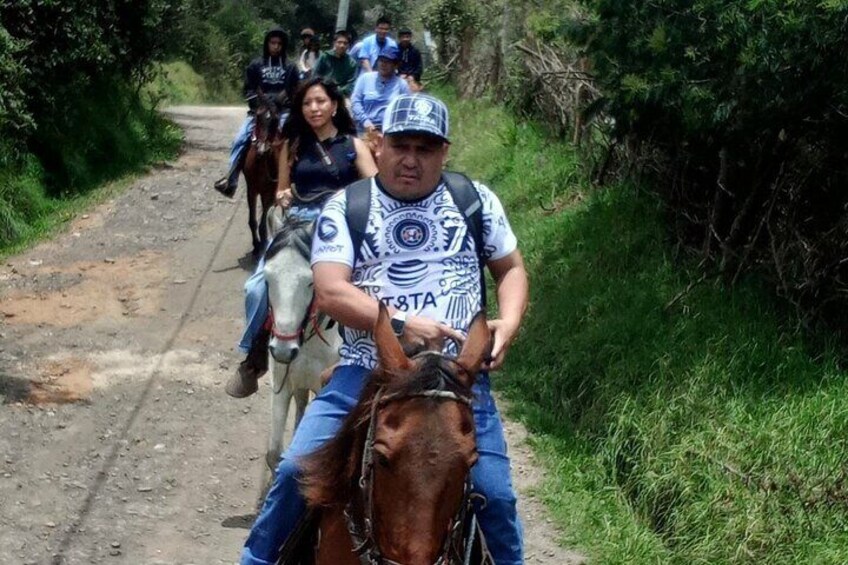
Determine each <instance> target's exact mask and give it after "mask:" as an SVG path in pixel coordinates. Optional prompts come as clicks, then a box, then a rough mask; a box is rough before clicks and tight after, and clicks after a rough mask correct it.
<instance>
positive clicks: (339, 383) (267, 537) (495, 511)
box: [241, 365, 524, 565]
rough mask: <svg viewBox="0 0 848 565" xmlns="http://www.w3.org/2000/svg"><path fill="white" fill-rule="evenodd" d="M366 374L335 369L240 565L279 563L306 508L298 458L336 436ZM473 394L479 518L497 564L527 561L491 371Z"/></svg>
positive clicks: (284, 461) (280, 471) (283, 464)
mask: <svg viewBox="0 0 848 565" xmlns="http://www.w3.org/2000/svg"><path fill="white" fill-rule="evenodd" d="M367 376H368V371H367V370H366V369H365V368H363V367H357V366H349V365H348V366H339V367H337V368H336V370H335V371H334V372H333V376H332V378H331V379H330V382H329V383H328V384H327V386H325V387H324V388H323V389H322V390H321V393H320V394H319V395H318V396H316V397H315V400H313V401H312V403H310V404H309V406H308V407H307V409H306V414H305V415H304V416H303V420H301V422H300V426H298V428H297V431H296V432H295V435H294V438H293V439H292V442H291V445H289V447H288V449H287V450H286V452H285V453H284V454H283V456H282V457H281V458H280V464H279V465H278V466H277V473H276V478H275V480H274V484H273V486H272V487H271V490H270V491H268V496H267V497H266V498H265V503H264V504H263V505H262V511H261V512H260V513H259V516H258V517H257V518H256V522H255V523H254V524H253V528H252V529H251V531H250V535H249V536H248V538H247V541H246V542H245V544H244V549H243V550H242V554H241V564H242V565H258V564H263V565H265V564H273V563H275V562H276V560H277V558H278V556H279V550H280V547H281V546H282V544H283V543H284V542H285V540H286V538H287V537H288V535H289V533H291V531H292V530H293V529H294V527H295V525H296V524H297V521H298V519H299V518H300V517H301V516H302V515H303V513H304V511H305V510H306V503H305V502H304V500H303V498H302V497H301V495H300V492H299V490H298V482H297V476H298V472H299V470H298V466H297V462H296V460H297V458H298V457H301V456H303V455H305V454H307V453H310V452H312V451H314V450H315V449H317V448H318V447H320V446H321V445H323V444H324V442H326V441H327V440H329V439H330V438H332V437H333V436H334V435H335V433H336V431H337V430H338V429H339V427H341V425H342V422H343V421H344V418H345V416H347V414H348V412H350V411H351V410H352V409H353V407H354V406H355V405H356V403H357V401H358V399H359V395H360V394H361V392H362V387H363V385H364V384H365V381H366V377H367ZM474 393H475V401H474V422H475V424H476V426H477V449H478V451H479V454H480V458H479V460H478V461H477V464H476V465H475V466H474V467H473V468H472V469H471V480H472V482H473V484H474V490H475V491H477V492H479V493H481V494H483V495H484V496H485V497H486V498H487V500H488V504H487V505H486V507H485V508H484V509H479V508H478V510H477V516H478V519H479V521H480V527H481V528H482V530H483V534H484V535H485V536H486V541H487V543H488V545H489V549H490V550H491V552H492V556H493V557H494V559H495V563H497V564H498V565H518V564H520V563H523V550H524V539H523V538H524V535H523V531H522V527H521V522H520V520H519V519H518V513H517V512H516V508H515V503H516V497H515V492H514V491H513V489H512V481H511V479H510V476H509V458H508V457H507V454H506V441H505V440H504V436H503V428H502V426H501V420H500V415H499V414H498V410H497V408H496V407H495V401H494V399H493V398H492V394H491V390H490V388H489V377H488V375H485V374H481V375H480V377H479V378H478V379H477V383H476V384H475V385H474Z"/></svg>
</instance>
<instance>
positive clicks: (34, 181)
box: [0, 86, 182, 257]
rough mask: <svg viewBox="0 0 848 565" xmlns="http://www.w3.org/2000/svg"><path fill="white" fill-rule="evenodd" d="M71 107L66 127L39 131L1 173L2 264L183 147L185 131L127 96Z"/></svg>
mask: <svg viewBox="0 0 848 565" xmlns="http://www.w3.org/2000/svg"><path fill="white" fill-rule="evenodd" d="M69 104H70V103H69ZM70 105H71V106H72V108H69V110H68V113H67V115H66V116H64V117H63V119H62V121H61V122H60V124H61V125H59V126H57V127H55V128H54V129H52V130H51V129H46V128H45V130H43V131H39V132H38V133H37V134H36V136H35V139H34V141H33V143H32V147H31V148H30V152H28V153H25V154H23V155H22V156H20V157H19V158H17V159H15V160H14V161H10V162H6V163H5V164H4V166H2V167H0V257H2V256H6V255H9V254H10V253H14V252H16V251H19V250H20V249H22V248H24V247H26V246H28V245H31V244H32V243H34V242H35V241H38V240H40V239H42V238H44V237H46V236H48V235H49V234H50V233H52V232H53V230H55V229H56V228H57V227H58V226H59V225H61V224H62V223H64V222H65V221H67V220H68V219H70V218H71V217H73V215H74V214H75V213H76V212H78V211H79V210H82V209H84V208H85V207H87V206H90V205H91V204H92V203H94V202H96V201H99V200H100V199H103V198H105V197H106V196H108V195H110V194H112V193H114V191H116V190H119V188H120V187H121V186H124V185H125V184H127V183H121V182H117V183H112V184H107V183H110V182H112V181H115V180H117V179H121V178H123V177H125V176H126V175H131V174H134V173H138V172H141V171H143V170H145V168H146V167H147V165H148V164H150V163H152V162H156V161H161V160H165V159H170V158H172V157H173V156H174V155H176V153H177V151H178V150H179V147H180V145H181V143H182V132H181V131H180V130H179V128H178V127H177V126H176V125H175V124H173V123H171V122H169V121H167V120H165V119H164V118H162V117H161V116H159V115H158V114H157V113H156V112H155V111H154V110H152V109H150V108H149V107H147V106H145V105H144V104H142V103H141V102H140V101H139V99H138V97H135V95H134V94H133V93H132V92H131V91H130V90H128V89H124V88H120V87H118V86H114V87H113V88H111V89H110V90H108V91H106V92H104V94H103V96H102V97H99V98H92V99H88V100H78V101H74V103H73V104H70ZM104 184H106V185H107V187H108V188H106V189H105V191H104V189H103V188H102V187H103V185H104Z"/></svg>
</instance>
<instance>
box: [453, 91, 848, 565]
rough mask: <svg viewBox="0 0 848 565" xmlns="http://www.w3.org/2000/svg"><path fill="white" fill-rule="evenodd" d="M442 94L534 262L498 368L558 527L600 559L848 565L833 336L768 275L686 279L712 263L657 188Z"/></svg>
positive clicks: (844, 423)
mask: <svg viewBox="0 0 848 565" xmlns="http://www.w3.org/2000/svg"><path fill="white" fill-rule="evenodd" d="M437 93H438V94H439V95H441V96H443V97H445V98H446V99H447V100H448V102H449V104H450V106H451V110H452V118H453V119H452V126H453V133H452V137H453V140H454V144H453V147H452V149H451V154H452V162H451V163H450V168H453V169H456V170H462V171H466V172H468V173H470V174H472V176H474V177H476V178H479V179H481V180H483V181H485V182H487V183H488V184H489V185H490V186H491V187H492V188H493V189H494V190H496V192H497V193H498V194H499V196H500V197H501V199H502V201H503V202H504V205H505V207H506V208H507V210H508V212H509V214H510V220H511V222H512V225H513V228H514V230H515V231H516V233H517V235H518V238H519V241H520V244H521V248H522V251H523V252H524V255H525V259H526V261H527V265H528V271H529V273H530V277H531V308H530V310H529V312H528V316H527V318H526V323H525V326H524V329H523V331H522V335H521V336H520V338H519V339H518V340H517V341H516V343H515V344H514V345H513V348H512V352H511V355H510V357H509V359H508V364H507V366H506V368H505V370H504V371H503V373H501V375H499V377H500V378H497V377H496V378H495V379H494V381H495V383H496V386H498V388H499V389H500V391H501V393H502V394H503V395H505V397H506V398H507V399H508V400H509V401H510V405H511V412H512V414H513V415H515V416H516V417H518V418H520V419H521V420H523V421H524V422H525V423H526V424H527V425H528V427H529V428H530V430H531V432H532V439H531V442H532V443H533V445H534V447H535V450H536V452H537V453H538V454H539V455H540V457H541V458H542V461H543V462H544V466H545V469H546V471H547V474H546V481H545V483H544V485H543V486H542V487H540V489H539V496H541V497H542V498H543V499H544V500H545V502H546V503H547V504H548V505H549V507H550V508H551V510H552V513H553V515H554V517H555V519H556V521H557V522H558V523H559V524H560V525H561V526H562V528H563V532H564V539H563V542H564V543H566V544H568V545H569V546H573V547H578V548H580V549H581V550H583V551H585V552H586V553H587V555H589V556H590V557H591V559H592V561H593V562H596V563H687V564H688V563H754V562H756V563H761V562H762V563H845V562H846V561H848V450H846V441H848V401H846V398H848V384H846V378H845V377H846V374H845V372H844V371H842V370H840V369H839V368H838V365H837V361H836V359H837V356H836V355H835V354H834V353H833V352H832V350H830V349H828V347H824V348H821V349H820V350H819V349H818V348H817V351H819V353H813V352H811V351H810V350H809V348H807V347H806V346H805V343H804V340H803V337H802V336H801V335H800V334H799V333H798V331H797V329H796V328H795V327H794V326H793V325H792V324H791V323H790V322H789V321H788V320H790V319H791V317H790V316H788V315H785V313H784V312H782V311H781V305H780V303H779V302H778V301H776V300H775V299H774V298H773V297H772V296H770V295H769V294H768V293H767V292H766V291H765V290H763V289H762V288H760V286H759V285H758V284H757V281H756V280H747V281H743V282H742V284H740V285H739V287H738V288H737V289H735V290H734V291H729V290H727V289H725V288H723V287H721V286H720V285H713V284H704V285H700V286H695V287H694V288H693V289H691V291H690V292H688V293H685V292H684V290H685V289H686V287H687V285H688V283H689V281H690V280H692V279H693V278H696V277H697V274H696V273H695V271H694V269H693V270H691V271H689V270H688V266H687V265H686V264H679V263H675V261H674V260H673V259H672V254H671V250H670V249H669V247H668V244H667V241H666V239H665V233H664V231H663V224H662V213H661V210H660V209H659V207H658V204H657V202H656V201H655V200H654V199H653V198H652V197H650V196H648V195H647V194H646V193H644V192H642V191H639V190H637V188H635V187H633V186H630V185H627V184H620V185H617V186H610V187H605V188H600V189H599V188H592V187H590V185H589V184H588V183H587V181H586V174H585V172H584V171H583V170H582V166H581V160H580V157H579V154H578V153H577V152H576V151H575V150H574V148H572V147H570V146H569V145H568V144H566V143H561V142H557V141H552V140H550V139H548V138H546V136H545V134H544V131H543V130H542V129H541V128H539V127H538V126H534V125H530V124H520V123H518V122H517V120H516V119H515V118H513V117H511V116H510V115H509V114H508V113H506V112H505V111H504V110H501V109H499V108H497V107H495V106H493V105H492V104H490V103H488V102H487V101H485V100H476V101H462V102H460V101H458V100H456V98H455V97H454V96H453V95H452V93H451V92H450V91H448V90H440V91H438V92H437ZM682 292H683V295H682V297H680V298H679V299H678V300H677V301H675V302H673V300H674V298H675V297H677V296H678V295H679V294H680V293H682ZM672 302H673V304H672ZM822 351H823V352H822Z"/></svg>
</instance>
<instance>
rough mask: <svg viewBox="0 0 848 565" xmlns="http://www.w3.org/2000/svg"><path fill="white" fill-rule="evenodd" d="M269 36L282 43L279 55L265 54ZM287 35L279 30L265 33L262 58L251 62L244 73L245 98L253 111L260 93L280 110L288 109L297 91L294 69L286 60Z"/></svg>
mask: <svg viewBox="0 0 848 565" xmlns="http://www.w3.org/2000/svg"><path fill="white" fill-rule="evenodd" d="M272 37H280V38H282V40H283V49H282V54H281V55H280V56H279V57H273V58H272V57H271V56H270V55H269V54H268V41H269V40H270V39H271V38H272ZM287 47H288V36H287V35H286V33H285V32H284V31H283V30H282V29H280V28H274V29H271V30H268V32H267V33H266V34H265V42H264V43H263V45H262V57H258V58H256V59H254V60H253V61H252V62H251V63H250V65H248V66H247V70H246V71H245V73H244V98H245V100H247V103H248V105H249V106H250V108H251V109H252V110H255V109H256V107H257V106H258V105H259V99H258V96H259V92H260V91H261V92H262V93H263V94H264V95H265V96H267V97H269V98H272V99H276V100H277V103H278V106H279V107H280V109H288V108H289V107H290V106H291V100H292V98H294V92H295V90H296V89H297V80H298V75H297V68H296V67H295V66H294V65H293V64H291V63H289V62H288V61H286V48H287Z"/></svg>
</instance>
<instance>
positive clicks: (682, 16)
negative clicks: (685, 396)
mask: <svg viewBox="0 0 848 565" xmlns="http://www.w3.org/2000/svg"><path fill="white" fill-rule="evenodd" d="M583 4H584V5H585V6H587V7H588V8H589V9H590V10H591V13H592V16H591V17H589V18H585V19H584V20H582V21H580V22H577V23H578V24H580V25H579V26H572V27H571V28H570V29H572V31H573V34H572V37H573V38H574V39H576V40H578V41H580V42H581V43H582V44H584V45H585V48H586V51H587V52H588V54H589V56H590V57H591V60H592V64H593V71H594V73H595V74H596V76H597V79H598V81H599V83H600V85H601V88H602V91H603V94H604V96H605V111H606V112H607V113H608V115H609V116H610V117H611V118H612V119H613V120H614V128H615V132H616V134H617V135H618V137H619V138H620V139H626V140H627V142H628V147H631V148H633V147H641V148H642V149H643V151H642V152H637V153H633V154H631V156H632V157H633V158H634V161H635V162H636V164H638V165H642V166H643V169H642V170H643V172H644V173H645V174H646V177H647V178H648V180H649V182H650V184H651V185H652V186H653V187H654V188H655V190H656V191H657V192H659V193H660V194H661V195H662V196H663V198H664V199H665V201H666V203H667V204H668V205H669V207H668V212H669V218H670V220H671V226H672V227H673V229H674V230H675V231H676V234H677V236H678V238H679V239H680V241H681V242H682V243H684V244H685V245H687V246H688V248H689V249H690V250H691V252H692V253H693V254H698V255H699V259H701V260H704V261H705V262H706V263H708V264H711V265H713V266H712V267H710V270H715V271H717V272H720V273H721V274H723V275H724V277H725V278H726V280H728V281H731V282H736V281H738V280H740V279H741V277H742V275H743V274H744V273H745V272H749V271H751V270H755V271H759V272H760V273H763V274H764V275H765V276H766V277H768V278H769V279H771V280H772V281H773V284H774V287H775V288H776V289H777V291H778V292H780V293H781V294H782V295H784V296H786V297H787V298H789V299H790V300H791V301H792V302H793V303H794V304H795V305H796V306H797V307H798V309H799V311H800V312H801V313H802V315H803V317H804V319H805V320H807V321H815V320H821V319H825V320H829V321H830V322H832V326H831V327H832V328H833V329H836V330H841V329H843V326H844V324H843V322H844V320H845V319H848V292H846V291H848V283H845V282H844V281H846V280H848V263H846V262H844V261H843V260H842V259H843V258H844V257H845V256H846V255H848V238H846V237H845V236H844V234H845V230H846V226H848V214H846V212H845V210H846V206H848V192H846V191H845V190H844V186H845V182H846V180H848V179H846V173H845V167H844V159H845V155H846V153H848V120H846V116H848V78H846V77H848V58H846V57H845V53H846V52H848V33H846V32H848V4H846V3H845V2H788V3H787V2H781V1H777V0H757V1H752V2H736V1H734V0H687V1H676V2H672V1H663V2H647V3H646V2H637V1H625V2H621V1H614V0H586V1H584V2H583ZM646 156H647V163H646V164H645V161H640V159H645V157H646Z"/></svg>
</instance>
